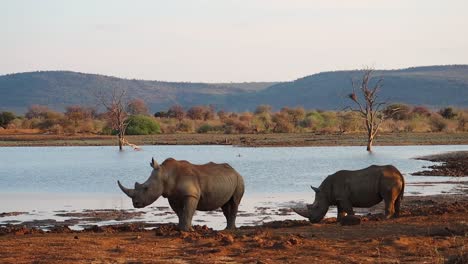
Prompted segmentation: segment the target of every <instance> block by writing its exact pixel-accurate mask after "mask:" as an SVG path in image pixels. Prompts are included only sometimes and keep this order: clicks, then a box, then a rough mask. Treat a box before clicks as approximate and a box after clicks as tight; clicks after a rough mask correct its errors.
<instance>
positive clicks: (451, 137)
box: [0, 132, 468, 147]
mask: <svg viewBox="0 0 468 264" xmlns="http://www.w3.org/2000/svg"><path fill="white" fill-rule="evenodd" d="M127 139H128V141H129V142H131V143H133V144H137V145H235V146H250V147H260V146H364V145H365V143H366V138H365V135H364V134H359V133H351V134H336V133H322V134H321V133H279V134H161V135H149V136H128V137H127ZM116 143H117V140H116V138H115V136H102V135H68V136H67V135H44V134H18V133H10V134H8V133H0V146H113V145H114V146H115V145H116ZM460 144H468V132H464V133H443V132H441V133H382V134H380V135H379V136H378V137H377V139H376V141H375V143H374V145H376V146H388V145H393V146H394V145H460Z"/></svg>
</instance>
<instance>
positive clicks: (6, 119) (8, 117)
mask: <svg viewBox="0 0 468 264" xmlns="http://www.w3.org/2000/svg"><path fill="white" fill-rule="evenodd" d="M15 118H16V117H15V114H13V113H12V112H2V113H0V126H1V127H3V128H6V127H7V126H8V124H10V122H11V121H13V120H14V119H15Z"/></svg>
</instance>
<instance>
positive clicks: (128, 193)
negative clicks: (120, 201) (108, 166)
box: [117, 181, 135, 198]
mask: <svg viewBox="0 0 468 264" xmlns="http://www.w3.org/2000/svg"><path fill="white" fill-rule="evenodd" d="M117 184H118V185H119V187H120V189H121V190H122V192H124V193H125V194H126V195H127V196H128V197H130V198H133V196H134V193H135V190H133V189H128V188H125V187H124V186H123V185H122V184H121V183H120V181H117Z"/></svg>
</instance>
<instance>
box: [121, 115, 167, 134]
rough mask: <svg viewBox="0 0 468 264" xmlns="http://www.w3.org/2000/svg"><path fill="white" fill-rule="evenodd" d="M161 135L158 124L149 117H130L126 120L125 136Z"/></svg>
mask: <svg viewBox="0 0 468 264" xmlns="http://www.w3.org/2000/svg"><path fill="white" fill-rule="evenodd" d="M159 133H161V128H160V127H159V124H158V123H157V122H156V121H155V120H154V119H153V118H151V117H149V116H144V115H132V116H130V118H129V119H128V127H127V131H126V134H127V135H152V134H159Z"/></svg>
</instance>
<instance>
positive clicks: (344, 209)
mask: <svg viewBox="0 0 468 264" xmlns="http://www.w3.org/2000/svg"><path fill="white" fill-rule="evenodd" d="M311 188H312V189H313V190H314V191H315V194H316V195H315V201H314V203H313V204H312V205H308V206H307V210H299V209H293V210H294V211H295V212H296V213H298V214H299V215H301V216H304V217H307V218H309V220H310V222H312V223H317V222H320V220H322V219H323V217H324V216H325V214H326V213H327V211H328V207H329V206H330V205H336V206H337V207H338V216H337V220H338V221H341V219H342V217H344V216H345V215H346V214H348V215H354V211H353V207H371V206H374V205H376V204H378V203H380V202H381V201H382V200H384V202H385V217H386V218H387V219H388V218H390V217H392V216H394V217H398V216H399V213H400V203H401V200H402V199H403V192H404V189H405V179H404V178H403V175H402V174H401V173H400V172H399V171H398V169H397V168H395V167H394V166H392V165H386V166H376V165H372V166H370V167H368V168H365V169H362V170H356V171H349V170H341V171H338V172H336V173H334V174H332V175H330V176H328V177H327V178H326V179H325V180H324V181H323V182H322V184H320V186H319V187H318V188H315V187H312V186H311Z"/></svg>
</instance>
